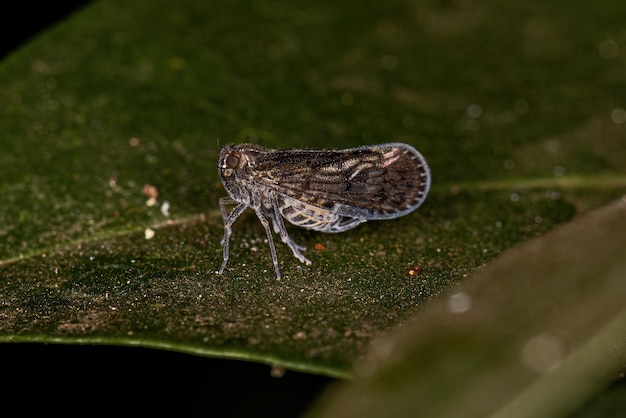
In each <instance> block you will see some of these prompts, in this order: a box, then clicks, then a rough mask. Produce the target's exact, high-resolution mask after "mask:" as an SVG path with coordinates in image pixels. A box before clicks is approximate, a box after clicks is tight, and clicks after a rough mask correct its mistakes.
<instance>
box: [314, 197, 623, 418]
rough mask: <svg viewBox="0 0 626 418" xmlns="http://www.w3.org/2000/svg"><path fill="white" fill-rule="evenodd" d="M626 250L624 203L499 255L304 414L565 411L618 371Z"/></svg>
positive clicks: (518, 414)
mask: <svg viewBox="0 0 626 418" xmlns="http://www.w3.org/2000/svg"><path fill="white" fill-rule="evenodd" d="M579 237H585V239H584V240H581V239H579ZM624 248H626V198H623V199H621V201H619V202H616V203H614V204H612V205H609V206H607V207H605V208H602V209H600V210H597V211H595V212H593V213H592V214H590V215H588V216H585V217H582V218H580V219H579V220H577V221H575V222H572V223H571V224H569V225H567V226H565V227H562V228H559V229H557V230H555V231H554V232H552V233H549V234H546V235H545V236H543V237H541V238H538V239H535V240H532V241H529V242H528V243H526V244H525V245H522V246H519V247H517V248H515V249H513V250H511V251H509V252H507V253H506V255H504V256H502V257H500V258H499V259H498V260H497V261H495V262H493V263H491V264H490V265H489V266H487V267H486V268H484V269H482V270H481V271H480V272H478V273H477V274H475V275H474V276H472V277H471V278H470V279H469V280H467V281H466V282H465V283H463V284H462V285H461V286H459V287H457V288H455V289H454V291H453V292H451V293H450V294H449V295H448V296H446V297H444V298H439V299H438V300H437V301H433V302H431V303H430V304H429V305H428V306H427V307H426V308H425V309H423V310H422V311H421V312H420V314H419V315H417V316H415V318H414V319H412V320H411V321H409V322H407V323H406V324H405V325H404V326H403V327H402V328H400V329H398V330H397V331H396V332H394V333H393V334H392V335H390V336H388V337H387V338H385V339H384V340H381V341H380V342H379V343H378V344H377V345H375V346H374V348H373V350H372V351H371V353H370V356H369V358H368V359H367V360H366V361H364V362H363V363H362V364H360V366H359V367H358V368H357V377H356V379H355V380H354V382H352V383H351V384H349V385H344V386H343V387H339V388H336V389H335V391H334V394H333V395H332V396H331V395H329V396H327V397H326V399H325V401H324V402H323V403H322V404H320V406H318V410H317V411H316V412H315V413H313V414H312V415H311V416H323V417H334V416H336V417H407V416H436V417H543V416H545V417H557V416H567V415H568V414H571V413H572V412H573V411H575V410H576V408H577V407H579V406H580V405H581V404H583V403H584V402H585V401H587V400H588V399H590V398H591V397H592V396H593V395H594V394H595V393H596V392H599V391H601V390H602V389H604V387H605V386H606V385H607V384H608V383H609V382H611V381H613V380H615V379H617V378H618V377H619V376H620V373H622V375H623V373H624V371H625V370H626V369H625V367H626V351H625V350H624V349H625V347H626V309H624V299H625V298H626V280H625V278H626V260H625V259H624ZM452 400H454V401H452ZM616 401H617V402H618V404H617V405H621V408H614V410H615V411H621V413H620V414H618V415H613V416H620V415H621V414H623V406H624V402H625V401H626V398H624V396H623V391H622V396H621V398H618V399H616ZM602 416H605V417H606V416H610V415H607V414H606V413H605V414H603V415H602Z"/></svg>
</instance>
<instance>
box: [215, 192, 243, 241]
mask: <svg viewBox="0 0 626 418" xmlns="http://www.w3.org/2000/svg"><path fill="white" fill-rule="evenodd" d="M219 203H220V211H222V222H224V225H226V220H227V219H228V212H227V211H226V205H234V204H235V203H239V202H237V201H236V200H234V199H231V198H230V197H220V200H219ZM233 222H235V220H234V219H233ZM231 225H232V224H231ZM220 245H224V238H222V241H220Z"/></svg>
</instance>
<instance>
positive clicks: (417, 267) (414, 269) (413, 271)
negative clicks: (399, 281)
mask: <svg viewBox="0 0 626 418" xmlns="http://www.w3.org/2000/svg"><path fill="white" fill-rule="evenodd" d="M421 271H422V266H420V265H415V266H413V267H412V268H411V269H410V270H409V275H410V276H418V275H419V274H420V272H421Z"/></svg>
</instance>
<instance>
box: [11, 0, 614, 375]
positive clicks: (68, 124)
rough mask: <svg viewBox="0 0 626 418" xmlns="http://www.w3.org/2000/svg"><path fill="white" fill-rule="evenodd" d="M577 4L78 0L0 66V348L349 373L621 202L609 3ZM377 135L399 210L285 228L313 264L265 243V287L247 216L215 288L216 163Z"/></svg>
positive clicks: (256, 238) (257, 240)
mask: <svg viewBox="0 0 626 418" xmlns="http://www.w3.org/2000/svg"><path fill="white" fill-rule="evenodd" d="M603 3H604V4H603V7H599V5H598V4H597V3H594V4H589V5H586V4H577V5H576V6H575V7H574V6H572V5H570V4H569V3H564V2H552V3H550V4H544V3H542V2H539V1H534V2H525V3H523V4H515V5H513V4H511V3H510V2H492V3H491V4H489V5H479V4H471V3H464V2H452V3H450V4H447V3H446V4H437V3H435V2H403V1H390V2H384V3H381V2H375V1H369V2H368V1H366V2H359V3H358V5H357V4H352V3H351V2H330V1H324V0H316V1H315V2H313V3H310V4H308V5H307V6H306V7H304V6H301V5H298V4H294V3H291V2H270V1H265V0H262V1H258V2H247V1H229V2H227V3H224V4H210V3H207V2H205V1H198V0H185V1H182V2H177V3H176V4H170V3H166V2H159V1H156V2H155V1H141V0H134V1H132V2H122V1H120V0H107V1H100V2H96V3H93V4H91V5H90V6H89V7H87V8H86V9H84V10H82V11H81V12H80V13H77V14H76V15H74V16H73V17H72V18H70V19H68V20H67V21H65V22H63V23H62V24H60V25H59V26H57V27H55V28H53V29H51V30H49V31H47V32H45V33H44V34H43V35H42V36H40V37H38V38H37V39H35V40H34V41H33V42H31V43H29V44H28V45H26V46H25V47H24V48H22V49H21V50H19V51H17V52H16V53H14V54H13V55H11V56H10V57H8V58H6V59H5V60H4V61H3V62H2V63H0V77H1V78H2V80H4V87H3V89H0V102H1V103H3V105H2V107H0V112H1V113H0V115H1V118H0V144H1V145H2V153H1V154H0V162H1V163H2V176H1V177H0V199H1V201H2V202H3V204H2V206H1V207H0V225H1V227H0V228H1V229H0V237H2V238H1V241H0V277H1V279H0V280H1V281H0V341H7V342H9V341H13V342H16V341H39V342H63V343H102V344H121V345H141V346H146V347H157V348H163V349H169V350H176V351H183V352H188V353H194V354H199V355H209V356H218V357H224V358H241V359H249V360H252V361H258V362H265V363H271V364H276V365H278V366H281V367H286V368H290V369H294V370H301V371H308V372H312V373H320V374H326V375H329V376H339V377H348V376H351V375H352V365H353V364H354V363H355V361H358V360H359V359H361V358H362V357H364V356H365V354H366V353H367V351H368V346H369V345H370V343H371V342H372V341H374V340H376V339H378V338H383V336H384V335H386V334H387V333H388V332H390V331H391V330H393V329H395V328H396V327H398V326H400V325H402V324H404V323H406V322H407V321H409V320H410V318H412V317H413V316H414V315H418V318H420V317H424V318H425V317H427V316H425V315H426V314H425V313H424V312H427V311H428V309H434V308H431V307H430V306H431V304H432V306H436V304H437V303H439V302H437V300H439V299H438V297H440V296H442V295H446V294H447V292H449V291H450V289H451V288H452V287H454V286H455V285H456V284H458V283H460V282H464V281H465V280H466V278H467V277H469V276H470V275H471V274H472V273H473V272H475V271H476V270H479V269H481V268H482V267H484V266H485V265H487V264H488V263H490V262H491V261H492V260H494V259H496V258H498V257H499V256H500V254H502V253H503V252H504V251H506V250H508V249H510V248H512V247H514V246H515V245H516V244H519V243H522V242H524V241H526V240H529V239H532V238H536V237H538V236H541V235H543V234H544V233H546V232H548V231H551V230H553V229H554V228H555V227H557V226H558V225H561V224H564V223H567V222H569V221H572V220H576V219H577V218H578V217H579V216H580V215H582V214H584V213H586V212H588V211H590V210H592V209H595V208H598V207H601V206H603V205H606V204H607V203H608V202H611V201H613V200H614V199H616V198H618V197H619V196H621V195H622V194H623V191H624V188H625V186H626V176H625V175H624V174H625V171H626V168H625V165H624V164H623V162H624V161H626V148H625V147H624V146H623V143H624V133H625V126H626V124H625V123H624V122H625V120H626V113H625V111H624V107H625V105H624V103H623V97H626V83H624V81H626V80H625V78H626V76H625V73H624V71H623V60H622V59H621V55H622V53H621V52H620V51H621V49H620V47H621V46H623V44H624V42H626V38H625V37H624V35H623V32H624V29H623V27H622V26H620V25H623V23H622V22H621V21H620V20H619V19H618V18H617V17H616V16H619V12H620V11H621V9H622V7H623V6H622V5H621V2H618V1H617V0H614V1H605V2H603ZM388 141H403V142H407V143H410V144H412V145H414V146H415V147H416V148H417V149H418V150H420V152H422V153H423V154H424V156H425V157H426V158H427V160H428V162H429V164H430V166H431V169H432V173H433V187H432V190H431V193H430V196H429V197H428V199H427V201H426V203H425V204H424V205H423V207H422V208H420V210H418V211H417V212H415V213H412V214H410V215H408V216H406V217H403V218H401V219H398V220H393V221H381V222H372V223H368V224H365V225H363V226H360V227H359V228H357V229H355V230H353V231H350V232H346V233H344V234H338V235H334V234H332V235H325V234H320V233H313V232H310V231H303V230H297V229H296V228H291V229H290V234H291V235H292V237H293V238H294V239H295V240H296V242H298V243H300V244H302V245H304V246H306V247H307V248H308V251H307V256H308V257H309V258H310V259H311V260H312V261H313V264H312V265H311V266H308V267H306V266H304V265H301V264H300V263H299V262H298V261H297V260H295V259H294V258H293V257H292V255H291V254H290V251H289V250H288V249H286V248H285V247H284V246H283V245H282V244H280V243H277V245H278V253H279V254H278V255H279V260H280V263H281V271H282V273H283V275H284V277H283V278H282V279H281V280H277V279H276V278H275V276H274V273H273V269H272V265H271V260H270V258H269V250H268V248H267V244H266V243H265V242H264V233H263V230H262V228H261V227H260V225H259V223H258V220H257V219H256V218H255V217H254V215H252V214H248V215H246V216H243V217H242V218H240V219H239V220H238V222H237V223H236V224H235V226H234V232H233V233H234V235H233V239H232V242H231V243H232V248H231V260H230V262H229V265H228V267H227V269H226V271H225V274H224V275H223V276H219V275H217V274H216V273H215V271H216V270H217V269H218V268H219V265H220V264H221V260H222V249H221V246H220V245H219V242H220V239H221V235H222V219H221V214H220V211H219V209H218V204H217V203H218V199H219V198H220V197H221V196H224V194H225V192H224V190H223V188H222V185H221V183H220V181H219V179H218V176H217V172H216V167H215V166H216V156H217V152H218V149H219V146H220V145H223V144H224V143H227V142H258V143H260V144H262V145H265V146H270V147H315V148H330V147H337V148H342V147H351V146H356V145H363V144H375V143H381V142H388ZM145 185H152V186H154V187H155V188H156V190H158V196H157V197H156V199H155V201H149V199H148V196H146V195H145V194H143V193H142V189H144V186H145ZM165 202H167V203H168V205H169V206H168V207H167V208H166V207H165V206H163V204H165ZM147 203H150V205H149V204H147ZM166 209H167V210H166ZM150 231H154V232H155V234H154V237H153V238H151V239H148V238H149V237H150V236H151V235H150V234H151V232H150ZM572 240H573V241H575V242H576V243H579V244H580V243H584V241H585V240H586V236H580V237H574V238H572ZM315 248H319V250H316V249H315ZM572 257H574V256H573V255H572ZM574 261H578V260H577V259H574V258H573V259H572V260H571V263H572V264H573V262H574ZM416 267H417V268H416ZM416 272H417V274H416ZM542 277H544V276H542ZM472 281H473V280H468V282H472ZM524 295H525V298H529V299H523V301H524V302H525V303H528V304H529V305H528V306H529V307H532V306H534V305H533V304H534V303H535V302H534V300H535V296H537V295H535V294H531V293H528V294H526V293H525V294H524ZM493 297H494V298H496V301H494V303H504V302H505V301H506V300H505V299H503V300H500V299H499V297H498V295H497V294H495V295H494V296H493ZM570 297H571V298H572V299H571V300H570V299H567V300H565V301H564V302H566V303H567V304H568V305H569V304H574V303H575V301H576V300H578V297H577V296H570ZM538 300H540V299H538ZM424 309H426V310H424ZM606 321H607V322H603V323H601V325H599V327H600V329H604V328H605V327H607V326H608V324H609V322H608V321H609V317H607V318H606ZM433 325H437V324H433ZM492 331H493V332H494V333H495V332H497V329H496V328H494V329H493V330H492ZM519 335H522V334H518V336H519ZM586 335H587V336H589V335H588V334H586ZM580 344H582V342H581V343H580ZM482 355H483V356H485V357H486V359H487V360H488V359H489V354H488V353H485V352H482Z"/></svg>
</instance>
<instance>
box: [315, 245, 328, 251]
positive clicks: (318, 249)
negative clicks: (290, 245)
mask: <svg viewBox="0 0 626 418" xmlns="http://www.w3.org/2000/svg"><path fill="white" fill-rule="evenodd" d="M313 248H315V249H316V250H317V251H326V246H325V245H324V244H320V243H317V244H315V245H314V246H313Z"/></svg>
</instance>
